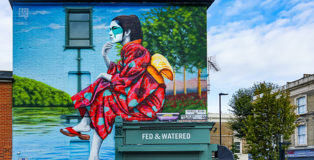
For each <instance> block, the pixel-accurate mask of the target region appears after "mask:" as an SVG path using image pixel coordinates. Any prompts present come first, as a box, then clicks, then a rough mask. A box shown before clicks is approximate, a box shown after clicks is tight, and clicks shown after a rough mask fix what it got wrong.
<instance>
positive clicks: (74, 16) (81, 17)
mask: <svg viewBox="0 0 314 160" xmlns="http://www.w3.org/2000/svg"><path fill="white" fill-rule="evenodd" d="M69 20H70V21H88V20H89V13H70V14H69Z"/></svg>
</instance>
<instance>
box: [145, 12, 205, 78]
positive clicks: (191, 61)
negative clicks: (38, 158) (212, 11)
mask: <svg viewBox="0 0 314 160" xmlns="http://www.w3.org/2000/svg"><path fill="white" fill-rule="evenodd" d="M206 10H207V8H206V7H203V6H195V7H190V6H180V7H179V6H168V7H162V8H154V9H151V11H150V12H147V13H145V14H143V17H144V18H142V20H141V21H142V30H143V46H144V47H146V48H147V49H148V50H149V51H150V52H151V53H152V54H154V53H160V54H162V55H164V56H165V57H166V58H167V59H168V61H169V62H170V64H171V65H172V66H173V68H175V69H177V72H178V69H179V68H180V67H185V68H186V69H187V71H190V72H192V68H193V67H197V68H205V67H206V59H207V58H206V52H207V50H206V45H207V44H206V43H207V41H206V38H207V36H206Z"/></svg>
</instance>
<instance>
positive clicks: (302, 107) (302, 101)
mask: <svg viewBox="0 0 314 160" xmlns="http://www.w3.org/2000/svg"><path fill="white" fill-rule="evenodd" d="M296 104H297V106H298V114H304V113H306V97H305V96H303V97H299V98H297V99H296Z"/></svg>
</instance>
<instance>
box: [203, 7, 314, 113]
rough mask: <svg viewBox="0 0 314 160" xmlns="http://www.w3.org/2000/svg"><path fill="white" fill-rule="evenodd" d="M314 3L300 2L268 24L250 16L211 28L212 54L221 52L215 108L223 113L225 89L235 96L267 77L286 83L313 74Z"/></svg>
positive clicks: (213, 80)
mask: <svg viewBox="0 0 314 160" xmlns="http://www.w3.org/2000/svg"><path fill="white" fill-rule="evenodd" d="M312 3H313V2H308V3H299V4H296V5H294V6H293V7H291V8H289V10H286V11H282V12H281V13H280V16H278V18H277V19H275V20H274V21H272V22H270V23H267V24H266V23H262V22H263V21H260V22H259V24H257V25H255V26H251V24H250V23H249V22H250V21H251V20H250V19H249V18H247V19H246V20H240V21H234V22H232V23H227V24H225V25H219V26H212V27H210V28H209V30H208V55H216V59H217V63H218V65H219V66H220V68H221V71H220V72H217V73H211V79H210V80H211V86H213V88H212V91H213V92H212V94H213V96H212V98H209V99H210V102H209V108H211V109H214V110H212V112H218V110H217V106H218V104H217V100H216V99H217V96H216V94H218V93H219V92H221V91H223V92H228V93H229V94H233V93H234V92H235V91H236V90H237V89H240V88H247V87H250V86H252V85H253V84H254V83H256V82H263V81H267V82H273V83H277V84H279V85H284V84H285V83H286V82H288V81H293V80H296V79H299V78H301V77H302V75H303V74H304V73H313V68H314V63H313V60H314V54H313V51H314V45H313V42H314V31H313V28H314V5H313V4H312ZM266 18H267V17H266ZM215 96H216V97H215ZM224 103H225V104H224V105H225V106H227V102H224ZM224 110H225V111H226V110H227V107H225V109H224Z"/></svg>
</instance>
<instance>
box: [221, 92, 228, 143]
mask: <svg viewBox="0 0 314 160" xmlns="http://www.w3.org/2000/svg"><path fill="white" fill-rule="evenodd" d="M226 95H228V93H219V141H220V145H221V96H226Z"/></svg>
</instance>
